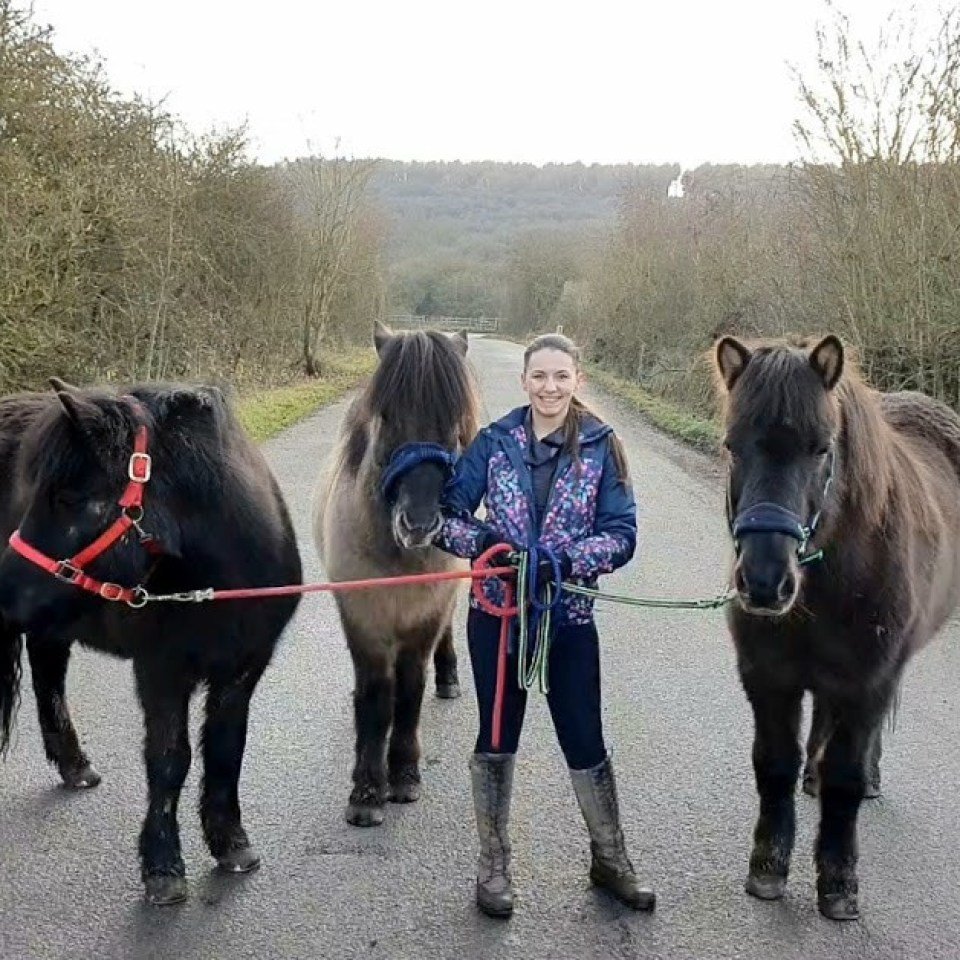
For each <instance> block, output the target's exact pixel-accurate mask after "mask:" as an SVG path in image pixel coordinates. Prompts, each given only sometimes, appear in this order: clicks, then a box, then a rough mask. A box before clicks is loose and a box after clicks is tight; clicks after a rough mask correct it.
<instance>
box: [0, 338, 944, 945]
mask: <svg viewBox="0 0 960 960" xmlns="http://www.w3.org/2000/svg"><path fill="white" fill-rule="evenodd" d="M471 352H472V356H473V359H474V362H475V364H476V365H477V366H478V367H479V369H480V372H481V375H482V381H483V386H484V392H485V396H486V398H487V402H488V404H489V407H490V410H489V413H490V414H491V415H496V414H499V413H500V412H502V411H503V410H504V409H505V408H506V407H507V405H508V404H510V403H512V402H513V401H515V400H517V401H519V399H520V394H519V390H518V387H517V383H516V374H517V370H518V367H519V348H518V347H516V346H514V345H512V344H507V343H502V342H496V341H483V340H476V339H474V340H473V341H472V346H471ZM599 399H600V400H601V406H602V407H603V408H604V411H605V412H606V413H607V415H608V416H609V417H610V419H611V420H612V422H613V423H614V424H615V426H616V427H617V429H618V430H619V432H620V434H621V436H622V437H623V438H624V440H625V442H626V444H627V448H628V451H629V456H630V461H631V463H632V466H633V470H634V474H635V478H636V481H637V485H638V489H639V495H640V500H641V502H642V520H641V546H640V549H639V552H638V558H637V560H636V561H635V562H634V563H633V564H631V565H630V567H629V568H628V569H627V570H626V571H622V572H621V573H620V574H618V575H617V576H616V577H612V578H610V579H609V581H608V584H609V586H610V587H611V588H616V589H619V590H622V591H627V592H631V593H638V594H641V593H642V594H655V595H673V596H678V595H679V596H691V595H693V596H709V595H712V594H713V593H714V592H715V591H716V590H718V588H719V587H720V586H721V581H722V577H723V570H724V565H725V562H726V557H727V552H728V545H727V540H726V534H725V530H724V527H723V523H722V520H721V503H722V494H721V485H720V481H719V477H718V474H717V470H716V468H715V466H714V465H713V464H712V463H711V462H710V461H709V460H707V459H706V458H702V457H699V456H697V455H694V454H692V453H690V452H689V451H686V450H684V449H682V448H680V447H678V446H676V445H675V444H673V443H672V442H670V441H668V440H666V439H665V438H663V437H662V436H660V435H659V434H657V433H656V432H654V431H652V430H650V429H649V428H647V427H646V426H645V425H644V424H642V423H641V422H639V421H638V419H637V417H636V416H635V415H633V414H632V413H629V412H627V411H626V410H624V409H621V408H620V407H619V406H618V405H617V403H616V402H615V401H613V400H606V399H604V398H599ZM343 411H344V405H343V404H339V405H336V406H333V407H330V408H328V409H326V410H324V411H322V412H320V413H318V414H317V415H316V416H314V417H312V418H311V419H309V420H308V421H306V422H305V423H303V424H301V425H299V426H297V427H295V428H293V429H292V430H289V431H288V432H286V433H285V434H284V435H283V436H281V437H279V438H278V439H277V440H275V441H273V442H271V443H269V444H268V445H267V447H266V450H267V454H268V456H269V458H270V461H271V463H272V464H273V466H274V468H275V470H276V472H277V474H278V476H279V477H280V479H281V482H282V484H283V487H284V492H285V494H286V496H287V498H288V500H289V503H290V505H291V509H292V511H293V514H294V516H295V518H296V521H297V527H298V534H299V536H300V537H301V542H302V549H303V554H304V558H305V560H306V575H307V576H308V577H309V578H311V579H315V578H319V577H320V576H321V574H322V571H321V570H320V569H319V567H318V563H317V561H316V559H315V557H314V555H313V547H312V544H311V541H310V536H309V526H308V524H309V521H308V518H309V499H310V493H311V489H312V486H313V481H314V476H315V473H316V470H317V467H318V465H319V463H320V461H321V460H322V459H323V457H324V455H325V454H326V452H327V450H328V449H329V446H330V443H331V440H332V438H333V436H334V433H335V430H336V427H337V424H338V422H339V420H340V417H341V416H342V414H343ZM599 619H600V626H601V633H602V635H603V638H604V640H603V668H604V679H605V709H606V713H605V722H606V730H607V736H608V740H609V742H610V744H611V745H612V746H613V748H614V751H615V757H616V763H617V766H618V768H619V771H620V782H621V792H622V795H623V797H622V799H623V807H624V814H625V821H626V829H627V835H628V840H629V842H630V846H631V849H632V852H633V855H634V859H635V861H636V863H637V864H638V867H639V869H640V870H641V872H642V873H643V874H644V875H645V876H646V877H649V878H650V879H651V880H652V881H653V882H654V883H655V884H656V886H657V890H658V893H659V898H660V900H659V907H658V909H657V912H656V914H654V915H653V916H643V915H635V914H632V913H630V912H629V911H626V910H624V909H622V908H621V907H619V906H618V905H617V904H615V903H613V902H612V901H611V900H609V899H608V898H607V897H606V896H605V895H603V894H598V893H597V892H595V891H593V890H592V889H591V888H590V887H589V885H588V882H587V880H586V866H587V854H586V836H585V833H584V830H583V827H582V825H581V822H580V818H579V814H578V811H577V809H576V805H575V802H574V799H573V796H572V793H571V790H570V786H569V782H568V780H567V775H566V771H565V769H564V766H563V762H562V759H561V755H560V752H559V749H558V747H557V746H556V743H555V740H554V738H553V735H552V731H551V729H550V726H549V718H548V714H547V711H546V706H545V704H544V703H543V702H542V701H540V700H539V699H537V700H535V701H534V702H533V703H532V704H531V709H530V711H529V714H528V726H527V729H526V731H525V735H524V742H523V744H522V755H521V760H520V763H519V764H518V771H517V784H516V796H515V805H514V809H515V829H514V835H515V849H516V880H517V884H518V887H519V905H518V909H517V912H516V914H515V916H514V918H513V920H511V921H510V922H509V923H502V922H496V921H492V920H488V919H486V918H483V917H480V916H479V915H478V914H477V913H476V911H475V909H474V907H473V903H472V882H473V881H472V877H473V874H472V870H473V862H474V829H473V824H472V821H471V817H472V808H471V803H470V797H469V788H468V779H467V768H466V759H467V755H468V753H469V751H470V749H471V744H472V739H473V735H474V722H475V708H474V704H473V703H472V701H471V700H470V699H469V698H468V697H465V698H463V699H461V700H460V701H456V702H448V701H439V700H436V699H432V698H428V699H427V701H426V704H425V709H424V718H423V728H422V736H423V745H424V755H425V774H424V796H423V800H422V801H421V802H420V803H419V804H415V805H412V806H407V807H403V808H397V807H393V808H390V809H389V810H388V816H387V820H386V823H385V824H384V825H383V826H382V827H381V828H379V829H374V830H366V831H360V830H356V829H354V828H351V827H349V826H348V825H347V824H346V823H345V822H344V820H343V808H344V803H345V801H346V797H347V792H348V789H347V788H348V778H349V769H350V762H351V751H352V731H351V711H350V691H351V686H352V675H351V669H350V662H349V657H348V655H347V652H346V649H345V647H344V644H343V642H342V639H341V636H340V630H339V626H338V623H337V620H336V615H335V611H334V606H333V602H332V601H331V600H330V598H329V597H326V596H324V597H318V596H314V597H310V598H307V599H306V600H305V601H304V603H303V604H302V606H301V608H300V612H299V613H298V615H297V619H296V621H295V622H294V624H293V626H292V628H291V630H290V631H289V633H288V634H287V636H286V638H285V641H284V643H283V645H282V649H281V650H280V652H279V654H278V656H277V659H276V661H275V664H274V666H273V668H272V669H271V670H270V671H269V672H268V674H267V677H266V678H265V680H264V682H263V683H262V684H261V686H260V689H259V691H258V694H257V697H256V700H255V703H254V710H253V719H252V730H251V736H250V741H249V746H248V751H247V760H246V765H245V767H244V775H243V783H242V788H243V796H244V809H245V816H246V824H247V827H248V829H249V830H250V832H251V834H252V836H253V837H254V838H255V840H256V842H257V843H258V845H259V846H260V849H261V851H262V853H263V854H264V866H263V869H262V870H261V871H260V872H259V873H257V874H255V875H252V876H249V877H246V878H239V879H238V878H233V877H221V876H220V875H218V874H217V873H216V872H213V871H212V870H211V869H210V868H211V861H210V860H209V858H208V856H207V855H206V851H205V849H204V848H203V845H202V840H201V837H200V829H199V824H198V821H197V817H196V814H195V810H194V806H195V797H196V794H197V786H198V780H199V777H198V773H197V771H196V769H194V771H193V772H192V773H191V775H190V778H189V780H188V783H187V787H186V792H185V795H184V802H183V804H182V805H181V829H182V834H183V840H184V848H185V849H184V854H185V859H186V862H187V869H188V871H189V876H190V881H191V891H190V892H191V900H190V902H189V903H188V904H186V905H184V906H183V907H179V908H168V909H165V910H157V909H151V908H148V907H146V906H144V905H143V904H142V903H141V890H140V882H139V878H138V872H137V863H136V858H135V849H136V835H137V830H138V827H139V822H140V817H141V814H142V810H143V792H144V790H143V782H142V781H143V774H142V768H141V760H140V740H141V723H140V717H139V712H138V709H137V706H136V703H135V699H134V696H133V690H132V683H131V677H130V670H129V666H128V665H126V664H123V663H119V662H114V661H111V660H108V659H106V658H104V657H100V656H96V655H94V654H91V653H87V652H79V653H78V654H77V656H76V658H75V662H74V664H73V667H72V672H71V677H70V687H71V696H72V698H73V704H74V707H75V716H76V718H77V721H78V724H79V726H80V729H81V731H82V735H83V737H84V739H85V742H86V744H87V746H88V748H89V750H90V752H91V754H92V756H93V757H94V759H95V761H96V762H97V765H98V766H99V768H100V770H101V772H102V773H103V775H104V782H103V784H102V786H101V787H100V788H99V789H98V790H96V791H94V792H92V793H88V794H82V795H76V794H70V793H67V792H65V791H64V790H61V789H59V788H58V787H57V786H56V780H55V775H54V773H53V772H52V771H51V770H50V769H49V768H47V766H46V765H45V763H44V762H43V760H42V756H41V751H40V748H39V739H38V734H37V730H36V721H35V716H34V711H33V709H32V703H30V702H28V703H27V705H26V707H25V709H23V710H22V711H21V722H20V727H19V737H18V741H17V743H16V745H15V747H14V749H13V750H12V753H11V755H10V757H9V759H8V761H7V763H6V765H5V766H3V767H2V768H0V860H2V866H0V957H2V958H3V960H8V958H23V957H36V958H44V960H54V958H74V957H85V958H88V957H89V958H92V957H96V958H98V960H101V958H102V960H105V958H115V957H117V958H119V957H136V958H148V957H157V958H160V957H163V958H167V957H169V958H178V960H191V958H204V960H212V958H220V957H223V958H231V960H232V958H244V957H251V958H258V960H266V958H271V960H272V958H284V960H292V958H307V957H329V958H338V960H339V958H351V957H370V958H417V960H430V958H458V960H468V958H474V957H477V958H479V957H483V958H490V960H493V958H499V957H512V958H522V960H527V958H529V960H533V958H547V957H556V958H568V957H598V958H599V957H605V958H606V957H609V958H621V957H623V958H627V957H663V958H670V960H682V958H699V960H707V958H720V957H737V958H764V960H766V958H770V957H776V958H777V960H788V958H801V957H802V958H808V960H809V958H831V960H833V958H837V957H842V958H846V957H850V958H894V957H897V958H899V957H904V958H906V957H910V958H913V957H916V958H921V957H923V958H927V957H929V958H956V957H960V909H958V903H960V865H958V863H960V837H958V829H957V827H958V820H960V816H958V812H957V800H956V794H955V789H956V786H957V781H958V776H960V746H958V744H960V738H958V736H957V730H958V725H957V711H958V708H960V694H958V686H960V685H958V682H957V678H960V627H958V625H957V624H956V623H954V624H953V625H951V627H950V628H949V629H948V630H947V631H945V633H944V634H943V635H942V636H941V637H940V638H939V640H938V642H937V643H936V645H935V646H934V647H933V648H931V649H930V650H928V651H927V652H926V653H924V654H923V655H922V656H921V657H920V658H919V660H918V661H917V662H916V663H915V664H914V665H913V668H912V670H911V671H910V674H909V679H908V682H907V684H906V689H905V691H904V697H903V706H902V708H901V710H900V713H899V717H898V722H897V729H896V732H895V734H893V735H892V736H891V737H889V738H888V745H887V750H886V755H885V785H886V791H887V792H886V797H885V798H884V799H883V800H882V801H880V802H876V803H873V804H871V805H870V806H869V807H868V808H867V809H866V811H865V814H864V816H863V818H862V831H861V836H862V844H861V846H862V880H863V883H862V895H861V905H862V909H863V921H862V922H861V923H859V924H855V925H850V926H844V927H839V926H836V925H834V924H831V923H829V922H827V921H825V920H822V919H821V918H820V917H819V915H818V914H817V911H816V906H815V897H814V874H813V865H812V860H811V851H812V843H813V836H814V830H815V804H814V802H813V801H811V800H808V799H805V798H804V799H801V800H800V816H799V831H798V833H799V835H798V840H797V856H796V862H795V867H794V872H793V876H792V878H791V883H790V888H789V894H788V896H787V897H786V898H785V899H784V900H783V901H782V902H780V903H777V904H763V903H759V902H757V901H755V900H752V899H750V898H748V897H747V896H746V895H745V894H744V893H743V890H742V882H743V877H744V872H745V868H746V861H747V856H748V852H749V843H750V834H751V830H752V825H753V818H754V812H755V800H754V791H753V785H752V775H751V770H750V729H751V728H750V722H749V716H748V710H747V705H746V701H745V699H744V697H743V694H742V692H741V690H740V688H739V686H738V683H737V680H736V673H735V668H734V663H733V656H732V651H731V649H730V646H729V642H728V640H727V637H726V633H725V630H724V626H723V622H722V617H721V615H720V614H718V613H689V612H676V613H671V612H648V611H636V610H633V609H631V608H610V607H606V608H605V609H603V610H602V611H601V612H600V617H599ZM459 623H460V624H461V625H462V613H461V616H460V620H459ZM461 636H462V633H461ZM459 648H460V651H461V653H462V654H463V661H464V662H463V667H462V670H463V677H464V679H465V680H466V682H467V684H469V666H468V665H467V664H466V662H465V661H466V656H465V650H464V645H463V643H462V641H461V642H460V643H459ZM468 690H469V688H468ZM194 713H195V714H199V713H200V709H199V704H195V708H194Z"/></svg>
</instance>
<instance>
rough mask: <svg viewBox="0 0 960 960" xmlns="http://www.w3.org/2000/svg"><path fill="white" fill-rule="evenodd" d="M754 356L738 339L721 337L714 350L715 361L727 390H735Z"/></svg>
mask: <svg viewBox="0 0 960 960" xmlns="http://www.w3.org/2000/svg"><path fill="white" fill-rule="evenodd" d="M752 356H753V354H752V353H751V352H750V351H749V349H747V347H745V346H744V345H743V344H742V343H741V342H740V341H739V340H738V339H737V338H736V337H721V338H720V339H719V340H718V341H717V345H716V347H715V349H714V360H715V362H716V364H717V370H719V371H720V376H721V377H722V378H723V382H724V384H726V387H727V390H732V389H733V385H734V384H735V383H736V382H737V380H738V379H739V378H740V374H741V373H743V371H744V369H746V366H747V364H748V363H749V362H750V358H751V357H752Z"/></svg>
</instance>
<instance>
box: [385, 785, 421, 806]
mask: <svg viewBox="0 0 960 960" xmlns="http://www.w3.org/2000/svg"><path fill="white" fill-rule="evenodd" d="M419 799H420V784H419V783H411V782H405V783H397V784H393V785H391V787H390V802H391V803H416V801H417V800H419Z"/></svg>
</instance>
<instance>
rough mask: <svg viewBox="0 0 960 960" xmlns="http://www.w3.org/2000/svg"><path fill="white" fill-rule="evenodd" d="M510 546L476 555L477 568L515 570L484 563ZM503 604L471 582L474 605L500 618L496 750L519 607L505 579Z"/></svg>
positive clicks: (494, 729) (494, 724) (495, 697)
mask: <svg viewBox="0 0 960 960" xmlns="http://www.w3.org/2000/svg"><path fill="white" fill-rule="evenodd" d="M512 549H513V548H512V547H511V546H510V545H509V544H506V543H498V544H496V545H495V546H492V547H491V548H490V549H489V550H485V551H484V552H483V553H481V554H480V556H479V557H477V561H476V569H477V570H482V571H484V573H486V574H487V575H492V574H498V573H500V572H501V571H503V570H504V569H506V570H510V571H511V572H513V573H516V569H515V568H514V567H506V568H504V567H488V566H487V564H488V563H489V562H490V561H491V560H492V559H493V558H494V557H498V556H501V555H502V554H507V553H510V551H511V550H512ZM503 587H504V598H503V606H502V607H498V606H497V605H496V604H495V603H492V602H491V601H490V600H488V599H487V598H486V597H485V596H484V595H483V583H482V582H481V581H480V580H479V579H477V580H474V581H473V598H474V600H476V601H477V606H478V607H480V609H481V610H483V611H484V613H489V614H490V615H491V616H494V617H499V618H500V643H499V644H498V646H497V685H496V687H495V688H494V693H493V721H492V724H491V728H492V729H491V732H490V745H491V746H492V747H493V749H494V751H495V752H499V750H500V737H501V734H502V732H503V697H504V693H505V692H506V688H507V648H508V646H509V644H510V621H511V620H512V619H513V618H514V617H515V616H516V615H517V613H518V612H519V610H520V608H519V607H518V606H515V605H514V593H515V591H514V586H513V584H512V583H508V582H504V584H503Z"/></svg>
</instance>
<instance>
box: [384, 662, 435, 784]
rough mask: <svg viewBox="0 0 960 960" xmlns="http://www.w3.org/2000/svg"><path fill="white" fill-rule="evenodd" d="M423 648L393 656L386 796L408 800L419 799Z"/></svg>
mask: <svg viewBox="0 0 960 960" xmlns="http://www.w3.org/2000/svg"><path fill="white" fill-rule="evenodd" d="M426 658H427V651H425V650H422V649H405V650H401V651H400V653H399V654H398V656H397V667H396V674H395V675H396V693H395V696H394V704H393V732H392V734H391V735H390V750H389V752H388V753H387V770H388V771H389V778H390V799H391V800H392V801H393V802H394V803H412V802H413V801H414V800H419V799H420V740H419V736H418V729H419V726H420V707H421V705H422V703H423V689H424V687H425V686H426V672H427V671H426V667H427V665H426Z"/></svg>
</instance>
